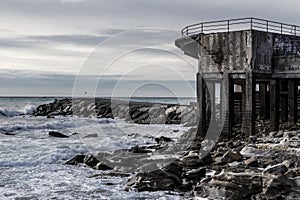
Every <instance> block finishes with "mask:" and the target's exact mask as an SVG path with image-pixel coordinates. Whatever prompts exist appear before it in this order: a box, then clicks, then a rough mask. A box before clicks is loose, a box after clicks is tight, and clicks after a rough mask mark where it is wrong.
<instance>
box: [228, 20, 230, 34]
mask: <svg viewBox="0 0 300 200" xmlns="http://www.w3.org/2000/svg"><path fill="white" fill-rule="evenodd" d="M229 26H230V22H229V20H227V31H228V32H229Z"/></svg>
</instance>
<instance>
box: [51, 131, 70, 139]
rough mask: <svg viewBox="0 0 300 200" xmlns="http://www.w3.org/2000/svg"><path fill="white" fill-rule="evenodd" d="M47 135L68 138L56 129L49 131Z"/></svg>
mask: <svg viewBox="0 0 300 200" xmlns="http://www.w3.org/2000/svg"><path fill="white" fill-rule="evenodd" d="M49 136H52V137H58V138H68V137H69V136H67V135H64V134H62V133H60V132H58V131H50V132H49Z"/></svg>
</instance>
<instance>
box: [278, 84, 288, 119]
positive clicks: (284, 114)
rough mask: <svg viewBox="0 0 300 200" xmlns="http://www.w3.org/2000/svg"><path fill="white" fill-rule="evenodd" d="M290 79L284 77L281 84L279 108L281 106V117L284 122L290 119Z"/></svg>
mask: <svg viewBox="0 0 300 200" xmlns="http://www.w3.org/2000/svg"><path fill="white" fill-rule="evenodd" d="M287 93H288V81H286V80H284V79H282V80H281V81H280V85H279V94H280V95H279V96H280V102H279V108H280V119H281V121H282V122H286V121H287V120H288V95H287Z"/></svg>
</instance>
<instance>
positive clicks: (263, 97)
mask: <svg viewBox="0 0 300 200" xmlns="http://www.w3.org/2000/svg"><path fill="white" fill-rule="evenodd" d="M259 100H260V113H259V114H260V118H261V119H266V118H267V117H268V112H267V109H268V108H267V107H268V105H267V85H266V84H265V83H260V84H259Z"/></svg>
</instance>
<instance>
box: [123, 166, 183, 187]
mask: <svg viewBox="0 0 300 200" xmlns="http://www.w3.org/2000/svg"><path fill="white" fill-rule="evenodd" d="M181 184H182V180H181V169H180V168H179V167H178V166H177V165H175V164H170V165H169V166H167V167H165V168H163V169H158V170H155V171H151V172H148V173H147V172H143V173H137V174H135V175H134V176H133V177H132V178H130V179H129V181H128V182H127V183H126V186H125V189H126V190H130V189H131V188H134V189H136V190H137V191H139V192H141V191H159V190H174V189H176V188H178V187H179V186H181Z"/></svg>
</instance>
